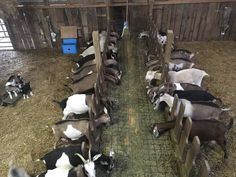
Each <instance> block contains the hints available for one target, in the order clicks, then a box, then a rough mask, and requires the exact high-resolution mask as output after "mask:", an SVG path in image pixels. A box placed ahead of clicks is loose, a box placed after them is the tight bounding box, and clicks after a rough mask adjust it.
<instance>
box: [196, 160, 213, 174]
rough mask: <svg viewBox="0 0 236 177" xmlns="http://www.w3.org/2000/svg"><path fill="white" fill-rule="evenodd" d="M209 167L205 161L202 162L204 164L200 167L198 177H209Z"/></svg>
mask: <svg viewBox="0 0 236 177" xmlns="http://www.w3.org/2000/svg"><path fill="white" fill-rule="evenodd" d="M210 170H211V169H210V165H209V163H208V161H207V160H204V164H203V165H202V166H201V168H200V170H199V172H198V175H197V176H200V177H209V174H210Z"/></svg>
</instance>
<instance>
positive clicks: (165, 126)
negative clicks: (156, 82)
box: [152, 118, 233, 158]
mask: <svg viewBox="0 0 236 177" xmlns="http://www.w3.org/2000/svg"><path fill="white" fill-rule="evenodd" d="M185 121H186V119H183V124H185ZM232 126H233V119H230V122H229V124H228V125H225V124H224V123H222V122H220V121H218V120H215V119H210V120H204V118H203V120H192V128H191V130H190V135H189V139H190V141H192V140H193V138H194V137H195V136H198V137H199V139H200V142H201V143H202V142H206V141H212V140H215V141H216V142H217V143H218V144H219V145H220V146H221V148H222V149H223V151H224V158H228V153H227V150H226V138H225V133H226V132H227V131H228V130H229V129H230V128H232ZM174 127H175V120H171V121H168V122H165V123H155V124H153V126H152V133H153V135H154V136H155V137H159V136H160V135H161V134H163V133H164V132H166V131H169V130H170V129H173V128H174Z"/></svg>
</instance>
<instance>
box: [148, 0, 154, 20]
mask: <svg viewBox="0 0 236 177" xmlns="http://www.w3.org/2000/svg"><path fill="white" fill-rule="evenodd" d="M148 3H149V20H150V22H151V21H152V19H153V18H152V17H153V4H154V0H149V2H148Z"/></svg>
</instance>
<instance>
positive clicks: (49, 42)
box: [38, 10, 53, 48]
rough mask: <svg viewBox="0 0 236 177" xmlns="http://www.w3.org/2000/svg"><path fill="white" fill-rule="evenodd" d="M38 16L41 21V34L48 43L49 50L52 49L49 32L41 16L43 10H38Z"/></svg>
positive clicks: (44, 19)
mask: <svg viewBox="0 0 236 177" xmlns="http://www.w3.org/2000/svg"><path fill="white" fill-rule="evenodd" d="M38 16H39V19H40V21H41V24H42V28H43V33H44V36H45V39H46V41H47V43H48V46H49V47H50V48H53V44H52V40H51V33H50V30H49V27H48V24H47V21H46V18H45V17H44V15H43V10H38Z"/></svg>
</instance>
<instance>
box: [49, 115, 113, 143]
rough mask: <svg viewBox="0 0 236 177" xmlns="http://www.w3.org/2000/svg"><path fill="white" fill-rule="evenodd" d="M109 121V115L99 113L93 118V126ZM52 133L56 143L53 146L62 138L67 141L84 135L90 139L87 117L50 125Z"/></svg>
mask: <svg viewBox="0 0 236 177" xmlns="http://www.w3.org/2000/svg"><path fill="white" fill-rule="evenodd" d="M109 122H110V117H109V116H108V115H107V114H102V115H100V116H99V117H98V118H97V119H96V120H95V126H96V127H99V126H101V125H102V124H107V123H109ZM51 128H52V130H53V134H54V136H55V138H56V139H57V140H56V143H55V145H54V148H55V147H57V144H58V143H59V142H60V141H61V140H62V139H66V140H69V141H74V140H78V139H80V138H81V137H82V136H84V135H85V136H86V137H87V139H88V140H89V141H90V133H91V132H90V126H89V119H88V118H83V119H79V120H76V119H71V120H62V121H59V122H57V123H55V124H53V125H52V126H51Z"/></svg>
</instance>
